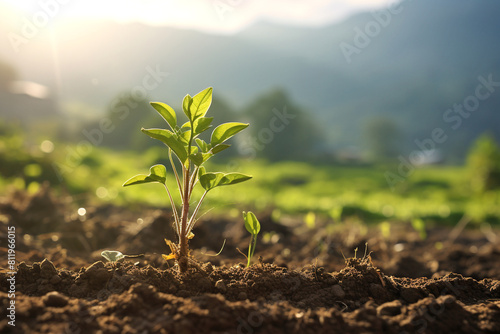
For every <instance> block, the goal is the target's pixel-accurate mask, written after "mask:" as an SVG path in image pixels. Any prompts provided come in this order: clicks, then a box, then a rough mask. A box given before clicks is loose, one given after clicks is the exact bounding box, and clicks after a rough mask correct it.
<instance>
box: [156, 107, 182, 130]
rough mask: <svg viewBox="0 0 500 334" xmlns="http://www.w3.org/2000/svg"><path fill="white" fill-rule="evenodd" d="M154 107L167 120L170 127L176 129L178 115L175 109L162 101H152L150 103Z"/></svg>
mask: <svg viewBox="0 0 500 334" xmlns="http://www.w3.org/2000/svg"><path fill="white" fill-rule="evenodd" d="M150 104H151V106H153V108H155V109H156V111H157V112H158V113H159V114H160V115H161V117H163V119H164V120H165V121H167V123H168V125H170V128H172V130H173V129H175V127H176V126H177V116H176V114H175V111H174V109H173V108H172V107H171V106H169V105H168V104H165V103H162V102H151V103H150Z"/></svg>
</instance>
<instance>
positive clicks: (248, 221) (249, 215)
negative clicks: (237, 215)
mask: <svg viewBox="0 0 500 334" xmlns="http://www.w3.org/2000/svg"><path fill="white" fill-rule="evenodd" d="M243 219H244V220H245V228H246V229H247V231H248V233H250V234H251V235H252V237H251V238H250V244H249V245H248V256H247V259H248V262H247V268H248V267H250V263H251V261H252V257H253V254H254V253H255V247H256V246H257V235H258V234H259V232H260V223H259V221H258V220H257V217H255V215H254V213H253V212H251V211H249V212H245V211H243Z"/></svg>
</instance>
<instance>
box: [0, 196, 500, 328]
mask: <svg viewBox="0 0 500 334" xmlns="http://www.w3.org/2000/svg"><path fill="white" fill-rule="evenodd" d="M76 209H77V208H75V207H74V205H71V204H70V203H68V201H67V200H61V199H55V198H54V197H53V196H52V195H51V194H50V193H49V191H48V190H47V189H42V190H41V191H40V192H39V193H38V194H36V195H35V196H28V195H26V194H25V193H14V194H11V195H10V196H8V197H6V198H0V240H1V245H2V246H1V247H0V258H2V259H4V260H2V262H1V263H2V265H1V267H3V268H2V271H1V272H0V303H1V304H2V305H1V310H0V315H1V316H0V332H1V333H334V332H339V333H500V281H499V280H500V266H499V265H498V263H499V262H500V261H499V260H500V245H499V243H498V238H496V235H497V234H498V233H495V231H492V230H486V229H484V228H483V232H481V230H472V229H471V230H464V231H462V232H461V233H460V234H458V235H457V234H456V233H455V232H456V230H455V231H452V230H450V229H447V228H429V230H428V231H427V235H428V237H427V238H426V239H425V240H421V239H420V238H419V237H418V233H416V232H415V231H413V230H412V229H411V227H409V225H408V224H406V223H404V222H401V223H400V224H395V225H393V226H392V229H391V233H390V236H386V237H385V238H384V237H383V236H382V235H381V233H380V231H379V229H377V228H376V227H371V228H368V229H367V228H366V227H365V226H363V225H360V224H358V223H356V220H355V219H352V220H349V221H348V222H346V223H343V224H342V225H340V224H338V226H336V225H335V224H334V223H332V222H330V224H334V226H336V227H335V229H336V231H335V229H334V231H333V232H331V234H327V233H326V232H325V230H326V229H325V228H323V226H322V225H321V224H320V226H318V227H317V228H315V229H314V230H312V229H307V228H305V227H303V224H300V223H299V222H294V221H293V219H291V218H284V219H282V220H280V222H275V221H273V220H272V219H271V218H270V216H269V215H267V216H266V215H263V216H260V217H259V218H260V220H261V224H262V232H261V235H263V234H265V233H267V236H266V238H263V237H261V238H260V239H259V243H258V245H257V253H256V258H257V257H260V258H261V260H260V261H258V260H257V261H256V262H257V263H255V264H254V265H253V266H251V267H250V268H245V267H244V265H243V264H242V263H243V262H245V259H244V258H243V257H242V256H241V255H240V254H239V253H238V251H237V250H236V248H237V247H239V248H240V249H242V250H243V249H246V247H247V245H248V241H249V236H248V234H247V232H246V231H245V229H244V227H243V222H242V221H241V219H224V218H214V217H212V218H210V217H209V218H206V219H204V220H203V222H200V224H199V226H198V227H197V228H196V229H195V231H194V232H195V235H196V236H195V238H194V239H193V240H192V242H191V248H192V249H193V250H194V251H193V263H192V264H191V269H190V270H189V272H188V273H186V274H184V275H181V274H179V273H178V270H177V268H176V267H175V266H172V265H173V263H170V264H169V263H166V262H165V261H164V260H163V259H162V258H161V254H162V253H165V254H167V253H168V251H167V247H166V245H165V243H164V241H163V238H164V237H167V238H170V239H172V240H174V239H175V238H174V236H173V235H172V232H171V228H170V221H171V219H170V214H169V213H168V212H165V211H161V210H158V209H154V208H147V209H144V208H134V207H132V208H118V207H114V206H99V207H86V210H87V213H86V214H85V215H84V216H78V215H77V214H76ZM139 210H140V211H139ZM11 226H14V227H15V229H16V231H15V234H16V243H15V245H16V249H15V250H16V261H17V274H16V275H15V286H16V292H15V325H16V326H15V327H13V326H11V325H9V324H8V322H9V321H10V319H9V318H8V317H7V316H8V314H9V310H7V308H8V307H9V305H10V304H9V303H10V302H11V300H12V299H11V298H10V297H9V295H8V294H9V289H10V284H9V281H7V279H8V278H9V277H10V275H9V274H8V271H9V269H8V267H7V257H8V255H7V253H8V248H7V247H6V245H8V243H7V235H8V233H7V232H8V227H11ZM224 239H226V240H227V242H226V246H225V249H224V251H223V252H222V254H221V255H220V256H217V257H212V256H209V255H207V254H206V253H210V254H213V253H215V252H217V251H218V249H219V248H220V246H221V244H222V241H223V240H224ZM264 239H265V240H264ZM264 241H266V242H264ZM366 243H368V245H369V252H371V254H367V255H365V254H364V253H365V244H366ZM355 248H358V249H359V250H358V252H357V257H356V258H354V257H350V258H348V259H347V260H344V258H343V256H342V254H341V252H340V250H342V251H343V252H344V253H345V254H346V256H347V255H349V256H353V255H354V249H355ZM104 249H112V250H119V251H121V252H123V253H124V254H142V253H144V254H145V255H144V256H142V257H140V258H131V259H126V260H125V261H122V262H118V263H116V264H115V265H112V264H111V263H103V262H101V260H102V261H105V260H104V259H103V258H102V257H100V252H101V251H102V250H104ZM208 261H210V262H208Z"/></svg>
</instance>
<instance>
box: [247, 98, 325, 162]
mask: <svg viewBox="0 0 500 334" xmlns="http://www.w3.org/2000/svg"><path fill="white" fill-rule="evenodd" d="M244 116H246V117H247V119H248V120H249V122H250V127H249V128H248V130H249V131H248V132H247V134H248V136H247V137H246V138H245V140H244V142H243V143H242V144H241V146H240V147H241V150H240V151H241V153H242V154H243V155H244V156H249V157H256V156H260V157H265V158H267V159H269V160H271V161H277V160H306V159H309V158H311V157H313V156H314V152H315V150H316V149H317V148H318V147H319V146H320V145H321V144H322V140H323V138H324V137H323V134H322V133H321V131H320V130H319V126H318V125H317V123H316V121H315V119H314V116H313V114H312V113H310V112H305V111H304V110H302V109H301V108H299V107H298V106H296V105H295V104H294V103H293V102H292V100H291V99H290V98H289V97H288V95H287V94H286V93H285V92H284V91H283V90H281V89H277V90H274V91H271V92H269V93H268V94H265V95H263V96H261V97H260V98H258V99H257V100H256V101H254V102H253V103H251V104H250V105H249V106H248V107H246V108H245V110H244Z"/></svg>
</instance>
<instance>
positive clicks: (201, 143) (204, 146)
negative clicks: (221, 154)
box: [195, 138, 208, 153]
mask: <svg viewBox="0 0 500 334" xmlns="http://www.w3.org/2000/svg"><path fill="white" fill-rule="evenodd" d="M195 141H196V144H198V146H199V147H200V150H201V151H202V152H203V153H207V152H208V144H207V143H206V142H205V141H204V140H203V139H200V138H196V139H195Z"/></svg>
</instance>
